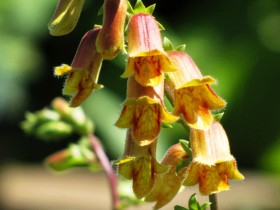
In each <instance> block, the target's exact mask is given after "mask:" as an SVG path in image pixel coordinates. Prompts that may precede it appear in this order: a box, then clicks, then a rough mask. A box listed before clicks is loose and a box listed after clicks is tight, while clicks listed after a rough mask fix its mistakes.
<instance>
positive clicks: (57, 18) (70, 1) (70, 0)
mask: <svg viewBox="0 0 280 210" xmlns="http://www.w3.org/2000/svg"><path fill="white" fill-rule="evenodd" d="M83 4H84V0H59V1H58V4H57V7H56V9H55V12H54V14H53V17H52V19H51V20H50V22H49V24H48V27H49V30H50V34H51V35H53V36H63V35H66V34H68V33H70V32H71V31H72V30H73V29H74V28H75V26H76V24H77V22H78V20H79V17H80V14H81V11H82V7H83Z"/></svg>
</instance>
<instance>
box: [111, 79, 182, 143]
mask: <svg viewBox="0 0 280 210" xmlns="http://www.w3.org/2000/svg"><path fill="white" fill-rule="evenodd" d="M163 94H164V93H163V82H162V83H161V84H160V85H159V86H157V87H154V88H153V87H142V86H141V85H139V84H138V83H137V82H136V81H135V79H134V78H133V77H131V78H129V79H128V93H127V99H126V101H125V103H124V107H123V110H122V112H121V115H120V117H119V119H118V120H117V122H116V126H118V127H120V128H131V133H132V136H133V138H134V139H135V141H136V142H137V143H138V144H139V145H141V146H144V145H147V144H150V143H151V142H153V141H154V140H155V139H156V138H157V137H158V135H159V132H160V128H161V121H163V122H167V123H171V122H175V121H177V119H178V117H176V116H174V115H172V114H170V113H168V112H167V110H166V109H165V107H164V105H163Z"/></svg>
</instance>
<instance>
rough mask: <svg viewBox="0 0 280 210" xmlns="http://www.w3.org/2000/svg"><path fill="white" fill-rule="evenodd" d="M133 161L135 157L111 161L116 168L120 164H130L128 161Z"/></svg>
mask: <svg viewBox="0 0 280 210" xmlns="http://www.w3.org/2000/svg"><path fill="white" fill-rule="evenodd" d="M133 160H135V157H129V156H127V157H125V158H122V159H120V160H115V161H113V165H115V166H117V165H120V164H123V163H127V162H130V161H133Z"/></svg>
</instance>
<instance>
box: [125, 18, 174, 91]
mask: <svg viewBox="0 0 280 210" xmlns="http://www.w3.org/2000/svg"><path fill="white" fill-rule="evenodd" d="M127 38H128V50H129V58H128V62H127V66H126V70H125V72H124V73H123V75H122V77H124V78H128V77H132V76H135V79H136V81H137V82H139V83H140V84H141V85H142V86H157V85H159V84H160V83H161V82H162V80H163V79H164V72H169V71H174V70H175V69H174V66H173V65H172V63H171V61H170V59H169V58H168V56H167V54H166V53H165V51H164V49H163V46H162V39H161V35H160V31H159V27H158V24H157V22H156V20H155V18H154V17H153V16H152V15H149V14H143V13H139V14H136V15H133V16H132V17H131V18H130V21H129V23H128V27H127Z"/></svg>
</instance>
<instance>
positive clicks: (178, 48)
mask: <svg viewBox="0 0 280 210" xmlns="http://www.w3.org/2000/svg"><path fill="white" fill-rule="evenodd" d="M185 49H186V45H185V44H181V45H179V46H178V47H176V49H175V50H176V51H178V52H185Z"/></svg>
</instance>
